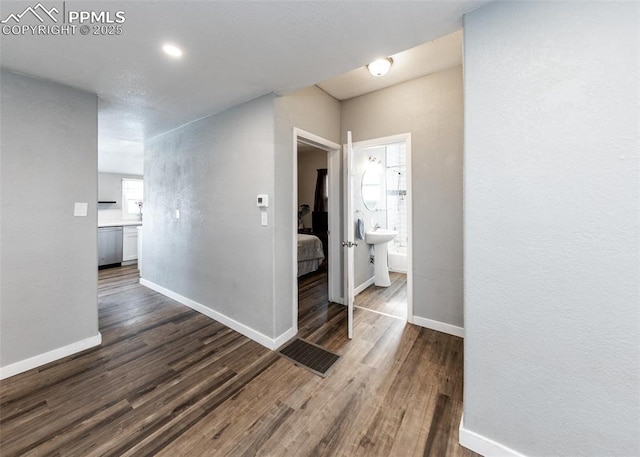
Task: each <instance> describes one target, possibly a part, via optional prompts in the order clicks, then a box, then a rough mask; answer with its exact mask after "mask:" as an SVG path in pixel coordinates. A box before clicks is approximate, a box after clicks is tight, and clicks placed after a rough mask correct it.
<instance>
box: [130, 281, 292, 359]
mask: <svg viewBox="0 0 640 457" xmlns="http://www.w3.org/2000/svg"><path fill="white" fill-rule="evenodd" d="M140 284H141V285H143V286H145V287H148V288H149V289H151V290H154V291H156V292H158V293H160V294H162V295H164V296H165V297H169V298H171V299H173V300H175V301H177V302H178V303H181V304H183V305H185V306H188V307H189V308H191V309H193V310H194V311H197V312H199V313H200V314H204V315H205V316H207V317H210V318H211V319H214V320H216V321H218V322H220V323H221V324H224V325H226V326H227V327H229V328H231V329H232V330H235V331H236V332H238V333H241V334H243V335H244V336H246V337H247V338H250V339H252V340H253V341H255V342H256V343H259V344H261V345H263V346H264V347H266V348H268V349H272V350H273V349H277V348H278V347H279V346H281V345H282V344H283V343H284V342H286V341H287V340H289V339H290V338H292V335H295V334H296V333H297V330H296V329H294V328H290V329H289V330H287V331H286V332H285V333H283V334H282V335H280V336H279V337H277V338H270V337H268V336H267V335H265V334H264V333H260V332H259V331H257V330H254V329H252V328H251V327H249V326H247V325H244V324H242V323H240V322H238V321H236V320H235V319H232V318H230V317H228V316H225V315H224V314H222V313H219V312H218V311H214V310H213V309H211V308H208V307H206V306H204V305H203V304H201V303H198V302H197V301H194V300H191V299H190V298H187V297H184V296H182V295H180V294H178V293H176V292H174V291H172V290H169V289H167V288H165V287H162V286H160V285H158V284H156V283H154V282H151V281H149V280H148V279H144V278H140Z"/></svg>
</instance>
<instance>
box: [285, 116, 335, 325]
mask: <svg viewBox="0 0 640 457" xmlns="http://www.w3.org/2000/svg"><path fill="white" fill-rule="evenodd" d="M298 141H299V142H301V143H305V144H308V145H311V146H314V147H316V148H318V149H322V150H323V151H327V175H328V177H329V200H328V206H329V208H328V213H329V214H328V227H329V235H328V241H327V244H328V248H329V263H328V265H329V297H328V298H329V301H332V302H335V303H343V299H342V290H341V284H342V278H341V275H340V268H339V263H340V258H341V257H340V233H341V228H340V220H341V217H342V215H341V214H340V176H338V175H339V173H340V159H341V151H342V147H341V146H340V145H339V144H337V143H334V142H333V141H329V140H327V139H325V138H322V137H320V136H318V135H315V134H313V133H310V132H306V131H304V130H302V129H299V128H297V127H294V128H293V149H292V150H293V208H292V211H291V216H292V222H293V233H294V234H297V233H298V218H297V217H296V215H297V214H298ZM292 243H293V244H292V246H293V249H292V259H291V262H292V265H293V288H292V289H293V290H292V293H291V303H292V304H293V305H292V312H293V328H294V329H295V331H296V333H297V332H298V240H297V236H294V237H293V239H292Z"/></svg>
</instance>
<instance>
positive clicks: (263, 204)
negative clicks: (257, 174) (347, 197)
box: [256, 194, 269, 208]
mask: <svg viewBox="0 0 640 457" xmlns="http://www.w3.org/2000/svg"><path fill="white" fill-rule="evenodd" d="M256 203H257V204H258V208H267V207H269V196H268V195H267V194H258V198H257V199H256Z"/></svg>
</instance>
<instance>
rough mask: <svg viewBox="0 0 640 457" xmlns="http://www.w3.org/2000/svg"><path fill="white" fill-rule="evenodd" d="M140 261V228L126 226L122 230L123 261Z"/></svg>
mask: <svg viewBox="0 0 640 457" xmlns="http://www.w3.org/2000/svg"><path fill="white" fill-rule="evenodd" d="M137 259H138V228H137V227H135V226H129V227H127V226H125V227H123V228H122V261H123V262H127V261H130V260H137Z"/></svg>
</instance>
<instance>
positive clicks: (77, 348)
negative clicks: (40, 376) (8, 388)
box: [0, 332, 102, 379]
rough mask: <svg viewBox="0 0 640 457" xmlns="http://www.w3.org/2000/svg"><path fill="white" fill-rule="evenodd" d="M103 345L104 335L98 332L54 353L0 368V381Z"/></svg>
mask: <svg viewBox="0 0 640 457" xmlns="http://www.w3.org/2000/svg"><path fill="white" fill-rule="evenodd" d="M101 343H102V335H101V334H100V332H98V334H97V335H95V336H91V337H89V338H85V339H84V340H80V341H76V342H75V343H71V344H68V345H66V346H62V347H60V348H58V349H54V350H53V351H49V352H45V353H43V354H38V355H36V356H33V357H29V358H28V359H24V360H21V361H19V362H15V363H12V364H10V365H7V366H4V367H0V379H6V378H9V377H11V376H15V375H17V374H20V373H24V372H25V371H29V370H32V369H34V368H38V367H40V366H42V365H46V364H47V363H51V362H54V361H56V360H59V359H62V358H64V357H68V356H70V355H73V354H76V353H78V352H81V351H84V350H87V349H89V348H92V347H94V346H100V344H101Z"/></svg>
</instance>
